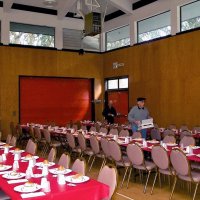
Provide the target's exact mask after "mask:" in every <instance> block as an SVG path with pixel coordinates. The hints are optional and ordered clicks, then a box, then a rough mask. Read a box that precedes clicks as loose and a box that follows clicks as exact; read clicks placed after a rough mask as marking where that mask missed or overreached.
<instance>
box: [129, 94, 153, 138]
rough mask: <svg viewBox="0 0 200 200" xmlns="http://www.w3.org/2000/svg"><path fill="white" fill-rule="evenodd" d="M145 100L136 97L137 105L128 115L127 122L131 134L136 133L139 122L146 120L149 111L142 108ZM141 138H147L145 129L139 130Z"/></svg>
mask: <svg viewBox="0 0 200 200" xmlns="http://www.w3.org/2000/svg"><path fill="white" fill-rule="evenodd" d="M145 100H146V98H144V97H138V98H137V105H135V106H134V107H133V108H132V109H131V110H130V112H129V114H128V121H129V122H130V123H131V126H132V131H133V133H134V132H136V131H138V126H139V125H140V124H141V121H142V120H144V119H148V118H150V117H149V111H148V109H147V108H146V107H144V104H145V102H144V101H145ZM141 133H142V138H145V139H146V137H147V131H146V129H143V130H141Z"/></svg>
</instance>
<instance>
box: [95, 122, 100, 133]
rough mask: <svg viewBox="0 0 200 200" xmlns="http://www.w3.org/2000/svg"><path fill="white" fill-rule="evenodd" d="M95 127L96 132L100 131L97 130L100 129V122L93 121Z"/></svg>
mask: <svg viewBox="0 0 200 200" xmlns="http://www.w3.org/2000/svg"><path fill="white" fill-rule="evenodd" d="M94 126H95V128H96V131H97V132H100V131H99V130H100V128H101V126H100V124H99V123H95V125H94Z"/></svg>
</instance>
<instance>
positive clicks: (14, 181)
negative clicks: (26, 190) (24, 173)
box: [8, 179, 28, 184]
mask: <svg viewBox="0 0 200 200" xmlns="http://www.w3.org/2000/svg"><path fill="white" fill-rule="evenodd" d="M27 181H28V180H27V179H17V180H10V181H8V184H14V183H25V182H27Z"/></svg>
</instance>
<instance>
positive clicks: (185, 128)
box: [180, 124, 189, 132]
mask: <svg viewBox="0 0 200 200" xmlns="http://www.w3.org/2000/svg"><path fill="white" fill-rule="evenodd" d="M182 131H189V128H188V126H187V125H185V124H183V125H181V126H180V132H182Z"/></svg>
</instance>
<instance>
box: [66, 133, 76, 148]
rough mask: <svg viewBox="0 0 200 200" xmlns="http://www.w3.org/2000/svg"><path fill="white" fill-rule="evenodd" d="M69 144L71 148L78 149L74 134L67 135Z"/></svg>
mask: <svg viewBox="0 0 200 200" xmlns="http://www.w3.org/2000/svg"><path fill="white" fill-rule="evenodd" d="M67 142H68V144H69V146H70V148H72V149H74V148H75V147H76V143H75V138H74V135H73V134H72V133H67Z"/></svg>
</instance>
